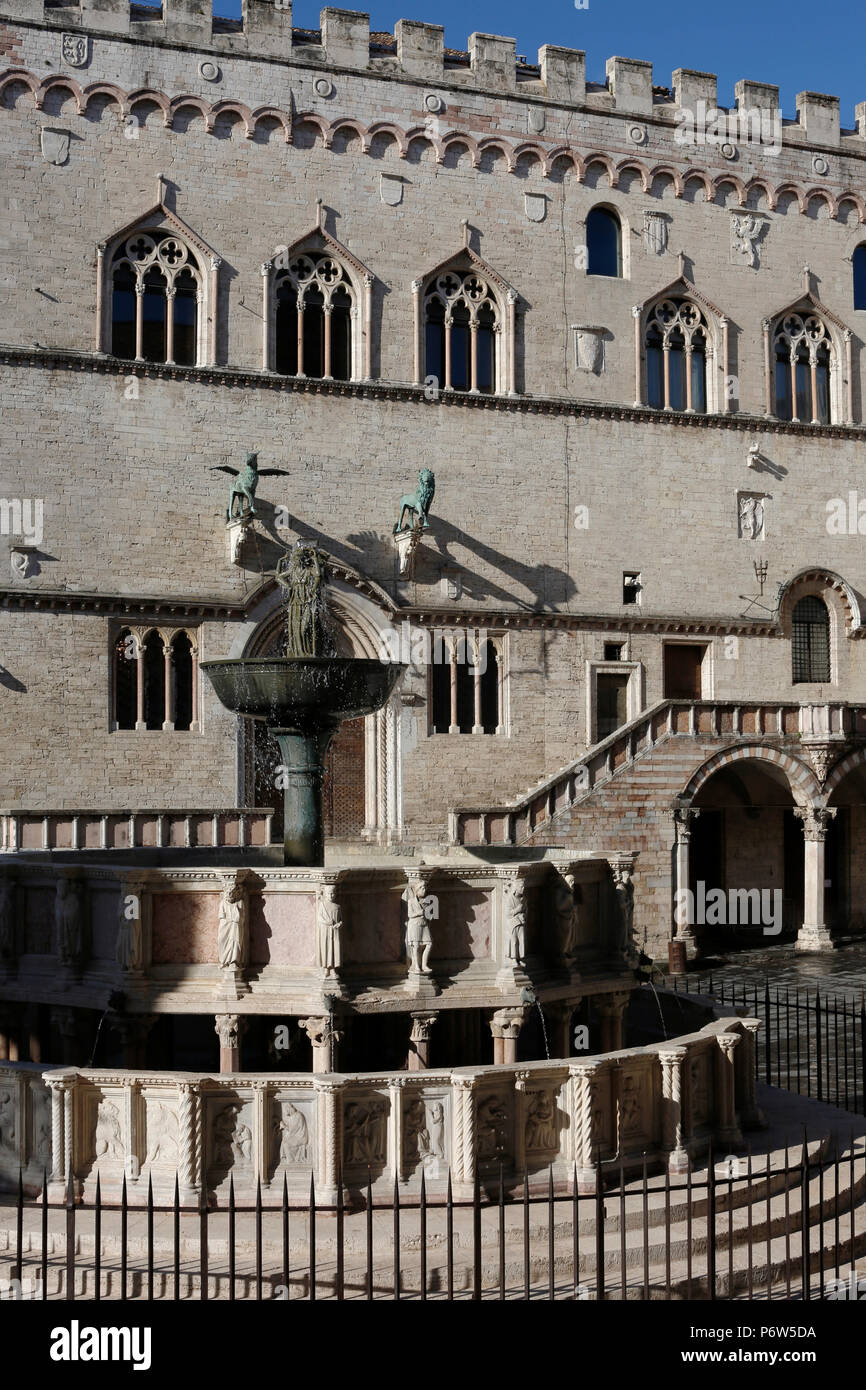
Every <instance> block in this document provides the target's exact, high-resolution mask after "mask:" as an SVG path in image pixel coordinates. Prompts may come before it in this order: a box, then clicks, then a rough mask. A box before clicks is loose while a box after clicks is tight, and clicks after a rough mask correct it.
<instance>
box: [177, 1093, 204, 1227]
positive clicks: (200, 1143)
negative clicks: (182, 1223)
mask: <svg viewBox="0 0 866 1390" xmlns="http://www.w3.org/2000/svg"><path fill="white" fill-rule="evenodd" d="M203 1129H204V1115H203V1106H202V1098H201V1090H200V1087H199V1086H198V1085H197V1084H195V1083H194V1082H190V1081H181V1082H179V1083H178V1087H177V1166H178V1186H179V1189H180V1198H181V1205H182V1206H190V1205H191V1204H192V1203H193V1202H195V1201H196V1200H197V1197H198V1194H199V1192H200V1190H201V1186H202V1184H203V1183H204V1180H205V1172H204V1170H205V1165H206V1159H205V1156H204V1134H203Z"/></svg>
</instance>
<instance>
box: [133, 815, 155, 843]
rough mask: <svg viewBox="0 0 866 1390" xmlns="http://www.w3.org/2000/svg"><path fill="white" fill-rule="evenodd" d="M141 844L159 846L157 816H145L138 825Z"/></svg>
mask: <svg viewBox="0 0 866 1390" xmlns="http://www.w3.org/2000/svg"><path fill="white" fill-rule="evenodd" d="M138 834H139V837H140V841H141V844H143V845H158V844H159V820H158V818H157V817H156V816H143V817H142V818H141V820H140V821H139V823H138Z"/></svg>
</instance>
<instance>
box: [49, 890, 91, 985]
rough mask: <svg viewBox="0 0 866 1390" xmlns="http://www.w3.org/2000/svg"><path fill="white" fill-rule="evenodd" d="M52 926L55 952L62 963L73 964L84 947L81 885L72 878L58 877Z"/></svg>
mask: <svg viewBox="0 0 866 1390" xmlns="http://www.w3.org/2000/svg"><path fill="white" fill-rule="evenodd" d="M54 926H55V929H56V932H57V953H58V955H59V956H60V959H61V960H62V962H63V964H64V965H74V964H75V963H76V961H77V960H78V959H79V957H80V956H81V954H82V951H83V949H84V936H83V923H82V915H81V885H80V884H79V883H77V882H75V880H73V879H68V878H59V879H58V880H57V890H56V896H55V899H54Z"/></svg>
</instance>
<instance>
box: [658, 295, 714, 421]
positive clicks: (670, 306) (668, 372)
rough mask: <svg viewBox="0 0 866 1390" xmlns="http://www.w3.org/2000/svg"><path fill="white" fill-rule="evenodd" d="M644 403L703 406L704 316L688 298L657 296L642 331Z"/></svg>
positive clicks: (707, 347) (693, 408)
mask: <svg viewBox="0 0 866 1390" xmlns="http://www.w3.org/2000/svg"><path fill="white" fill-rule="evenodd" d="M644 344H645V348H646V373H647V404H648V405H651V406H655V407H656V408H657V409H659V410H681V411H695V412H697V413H700V414H704V413H705V412H706V410H707V358H708V355H709V350H710V333H709V327H708V324H707V320H706V318H705V316H704V314H703V312H702V311H701V309H699V307H698V305H697V304H695V303H694V302H693V300H691V299H684V298H675V299H661V300H659V302H658V303H657V304H655V305H653V307H652V309H651V310H650V313H649V316H648V318H647V325H646V332H645V335H644Z"/></svg>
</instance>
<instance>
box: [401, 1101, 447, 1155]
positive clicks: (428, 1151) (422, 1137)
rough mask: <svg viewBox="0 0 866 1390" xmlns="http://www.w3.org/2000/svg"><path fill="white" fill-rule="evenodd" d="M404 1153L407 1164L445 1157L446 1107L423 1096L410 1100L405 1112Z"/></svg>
mask: <svg viewBox="0 0 866 1390" xmlns="http://www.w3.org/2000/svg"><path fill="white" fill-rule="evenodd" d="M404 1115H405V1119H404V1125H405V1128H404V1131H403V1152H404V1155H405V1158H406V1160H407V1162H412V1161H413V1160H417V1159H420V1160H421V1162H422V1163H425V1164H429V1161H430V1160H432V1159H437V1158H444V1157H445V1107H444V1106H443V1104H442V1102H441V1101H440V1100H434V1101H430V1102H427V1101H425V1100H424V1098H423V1096H416V1097H415V1099H414V1100H410V1101H409V1102H408V1104H407V1106H406V1109H405V1111H404Z"/></svg>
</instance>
